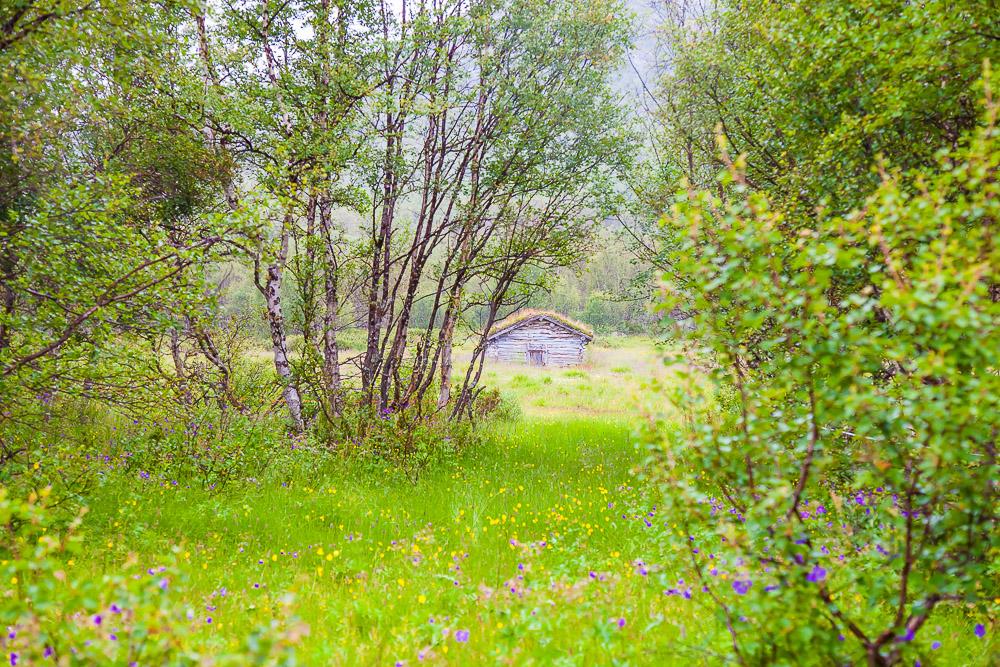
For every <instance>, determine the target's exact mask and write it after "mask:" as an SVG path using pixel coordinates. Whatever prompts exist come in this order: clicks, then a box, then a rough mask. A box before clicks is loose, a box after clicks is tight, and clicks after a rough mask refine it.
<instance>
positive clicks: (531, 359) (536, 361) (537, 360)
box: [528, 350, 545, 366]
mask: <svg viewBox="0 0 1000 667" xmlns="http://www.w3.org/2000/svg"><path fill="white" fill-rule="evenodd" d="M528 365H529V366H544V365H545V357H544V353H543V352H542V351H541V350H528Z"/></svg>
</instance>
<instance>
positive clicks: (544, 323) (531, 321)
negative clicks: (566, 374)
mask: <svg viewBox="0 0 1000 667" xmlns="http://www.w3.org/2000/svg"><path fill="white" fill-rule="evenodd" d="M592 340H594V334H593V332H592V331H591V330H590V329H588V328H587V327H585V326H584V325H582V324H580V323H579V322H574V321H573V320H571V319H569V318H568V317H564V316H562V315H559V314H557V313H550V312H546V311H533V310H532V311H521V312H518V313H515V314H514V315H512V316H510V317H508V318H506V319H505V320H502V321H501V322H498V323H497V324H496V325H495V326H494V327H493V329H492V330H491V331H490V334H489V336H487V338H486V358H487V359H492V360H496V361H506V362H513V363H523V364H528V365H531V366H556V367H559V366H576V365H577V364H579V363H581V362H583V351H584V348H586V347H587V343H589V342H590V341H592Z"/></svg>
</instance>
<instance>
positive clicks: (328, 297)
mask: <svg viewBox="0 0 1000 667" xmlns="http://www.w3.org/2000/svg"><path fill="white" fill-rule="evenodd" d="M319 222H320V228H321V230H322V233H323V239H324V245H325V262H324V269H323V274H324V285H323V286H324V288H325V291H324V298H323V300H324V306H325V310H324V313H323V380H324V382H325V384H326V401H327V404H328V405H329V406H330V410H331V411H332V413H333V415H334V416H337V417H339V416H340V414H341V409H342V405H341V400H340V348H339V347H338V345H337V327H338V326H339V308H340V301H339V295H338V276H337V271H338V270H339V266H338V264H337V255H336V253H335V252H334V247H333V229H332V227H331V221H330V202H329V201H328V200H327V199H326V198H325V197H324V198H323V199H322V200H321V201H320V209H319Z"/></svg>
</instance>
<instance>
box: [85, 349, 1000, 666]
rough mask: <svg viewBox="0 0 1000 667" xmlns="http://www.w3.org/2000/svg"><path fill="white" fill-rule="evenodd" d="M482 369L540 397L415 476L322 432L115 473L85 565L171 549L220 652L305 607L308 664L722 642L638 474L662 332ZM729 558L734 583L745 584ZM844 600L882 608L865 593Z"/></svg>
mask: <svg viewBox="0 0 1000 667" xmlns="http://www.w3.org/2000/svg"><path fill="white" fill-rule="evenodd" d="M623 368H625V369H631V370H632V372H631V373H627V374H626V373H623ZM486 375H487V377H486V381H487V383H488V384H494V385H498V386H499V387H500V388H501V390H502V391H503V392H504V393H505V394H506V395H507V396H509V397H511V398H513V399H514V400H516V401H517V402H518V403H519V404H520V405H521V406H522V408H523V410H524V413H525V415H526V417H525V418H524V419H523V420H521V421H518V422H514V423H510V424H505V425H497V426H493V427H491V428H490V429H489V430H488V431H487V432H486V433H484V434H483V439H482V442H481V444H479V445H477V446H475V447H471V448H469V449H467V450H466V451H464V452H463V453H462V454H461V455H459V456H458V457H457V458H456V459H454V460H452V461H451V462H450V463H448V464H446V465H442V466H440V467H437V468H433V469H431V470H430V471H429V472H427V473H425V474H424V476H423V477H421V478H420V479H419V481H417V482H416V483H411V482H410V481H408V480H407V479H406V477H405V476H404V475H402V474H393V473H392V472H391V471H387V469H386V468H385V467H374V466H372V467H368V466H366V465H365V464H363V463H361V462H359V461H358V460H350V461H349V460H344V459H340V458H337V457H335V456H330V455H316V454H314V453H311V452H308V451H304V450H295V451H294V452H293V453H292V455H293V456H292V459H291V460H292V461H293V464H292V466H291V468H290V469H288V470H276V469H275V468H274V467H272V468H271V469H270V470H268V471H267V473H266V479H262V480H261V481H260V483H259V484H256V485H254V484H234V485H233V486H231V487H229V488H227V489H225V490H223V491H222V492H221V493H216V494H211V493H208V492H205V491H203V490H201V489H200V488H187V487H186V486H185V483H184V481H183V480H181V481H180V483H179V484H178V485H176V486H175V485H173V484H167V485H164V486H161V485H158V483H157V482H155V481H142V480H139V479H134V478H131V477H130V478H128V479H123V478H122V477H121V476H120V474H119V473H110V474H109V475H108V476H107V477H106V478H103V483H102V485H101V486H99V487H98V488H96V489H94V490H93V492H92V493H91V494H90V496H89V500H88V502H89V505H90V507H91V514H90V515H89V516H88V517H87V521H86V522H85V524H84V525H85V526H86V527H87V530H88V535H87V539H86V542H85V544H86V545H87V548H86V549H85V552H84V553H83V554H82V555H81V556H80V557H78V558H77V560H76V562H75V563H73V564H72V568H73V569H75V570H76V571H78V572H80V573H81V574H83V573H91V574H94V573H99V572H102V571H111V572H114V571H120V570H122V569H123V568H124V567H126V565H127V563H129V562H131V561H133V560H137V561H138V563H139V565H140V566H141V568H142V569H143V570H144V569H145V568H147V567H154V566H157V565H161V564H165V565H168V566H170V567H171V568H172V570H173V572H174V574H172V575H171V576H172V577H173V578H174V579H173V580H172V583H171V586H170V591H171V593H170V594H171V595H175V596H179V597H180V598H181V599H183V601H184V603H185V604H186V605H188V606H189V607H190V609H191V612H192V615H193V619H194V620H193V623H194V624H195V626H196V627H198V628H200V629H199V630H197V631H196V633H195V635H194V636H193V637H192V638H191V640H192V641H194V642H196V643H197V644H198V647H199V649H201V650H203V651H204V652H205V653H208V654H210V653H212V652H213V651H214V650H215V649H218V648H221V647H223V646H227V645H235V644H236V643H238V640H239V639H241V638H242V637H243V636H244V635H245V634H246V633H247V631H248V628H252V627H255V626H258V625H260V624H261V623H266V622H268V621H270V620H272V619H279V620H280V622H281V623H282V624H288V620H289V618H290V617H294V618H297V619H299V620H300V621H301V622H302V623H303V624H304V626H308V629H309V632H308V635H306V636H304V637H302V638H301V639H300V640H299V643H298V647H297V653H298V656H299V658H300V661H301V663H302V664H305V665H394V664H396V662H397V661H401V662H404V663H405V664H407V665H417V664H451V665H468V664H517V665H521V664H537V665H605V664H609V665H610V664H615V665H626V664H631V665H639V664H642V665H671V664H685V665H687V664H699V665H700V664H710V665H714V664H723V663H725V658H724V657H723V656H724V655H725V654H726V649H727V647H728V644H729V639H728V635H727V632H726V629H725V626H724V625H723V624H722V622H721V621H720V620H719V617H718V615H717V613H716V611H715V609H714V607H713V605H712V603H711V601H710V600H709V599H708V597H707V596H706V595H704V594H702V593H701V592H700V591H699V590H698V586H694V587H691V589H692V593H693V595H692V597H691V599H685V598H684V597H682V596H679V595H674V596H668V595H664V591H665V590H667V589H670V588H681V589H684V588H686V587H687V586H688V585H689V584H685V585H683V586H680V585H679V584H678V582H677V580H678V577H679V576H683V575H682V574H681V573H682V571H683V568H682V567H681V564H682V563H683V562H684V561H682V560H681V559H687V558H688V556H687V537H686V536H685V535H683V534H680V533H679V532H678V530H677V529H676V527H675V526H674V525H673V524H672V522H671V520H670V519H669V518H668V517H663V516H661V515H659V514H657V513H656V512H653V514H652V515H651V514H650V512H651V511H652V508H653V507H655V506H656V505H657V504H658V501H657V496H656V492H655V490H653V489H651V488H650V487H649V486H648V485H647V484H646V483H645V482H643V481H642V478H641V476H637V475H636V474H635V473H634V471H635V470H637V469H639V468H640V467H641V463H642V459H643V453H642V452H641V451H640V450H639V449H638V448H637V447H636V446H635V444H634V442H633V438H632V436H631V430H630V429H631V425H632V424H634V423H636V421H637V418H636V417H637V411H638V410H639V409H640V405H641V403H642V401H643V400H653V399H655V397H651V396H650V394H649V392H648V391H647V390H646V389H645V381H644V379H643V378H646V377H649V376H650V375H659V377H660V379H661V380H666V381H669V377H670V376H669V372H667V371H665V370H664V369H663V367H662V365H660V364H658V362H657V361H656V354H655V350H654V349H653V348H652V345H651V344H649V342H648V341H641V340H639V341H632V343H631V346H630V347H624V346H623V347H600V346H595V347H594V348H592V349H591V350H588V359H587V363H586V364H585V365H584V366H582V367H580V368H578V369H567V370H553V369H537V368H529V367H525V366H517V367H514V366H509V367H508V366H497V367H488V368H487V374H486ZM647 522H648V523H647ZM723 549H724V547H723V545H722V544H721V543H716V544H715V545H714V546H713V547H712V550H713V551H716V552H717V553H718V554H719V556H720V557H724V554H723V553H722V550H723ZM521 567H523V569H521ZM135 569H136V568H132V570H135ZM725 569H727V570H728V569H730V568H725ZM591 573H593V575H592V574H591ZM727 576H728V575H727V574H726V573H723V574H721V575H720V577H719V578H718V579H717V580H716V584H717V586H718V589H717V590H719V591H720V592H721V594H723V595H725V596H728V597H727V599H731V598H732V597H733V595H734V594H733V593H732V591H731V590H730V584H731V580H729V579H727ZM456 582H457V583H456ZM689 583H690V582H689ZM222 589H225V590H226V595H221V593H220V591H222ZM512 589H513V590H512ZM842 604H843V605H844V608H845V610H846V611H848V612H849V613H850V614H852V615H854V616H856V617H863V616H864V615H865V614H867V613H870V610H869V609H868V607H867V601H866V600H862V599H861V598H860V596H857V599H844V600H843V601H842ZM210 607H214V609H210ZM209 617H211V618H212V623H211V624H209V623H208V622H207V619H208V618H209ZM622 619H624V625H623V626H620V625H619V623H620V621H621V620H622ZM817 622H820V621H817ZM929 625H932V626H933V627H931V628H930V630H929V631H928V632H927V633H925V636H921V637H920V638H919V640H918V641H920V642H921V645H922V646H923V647H924V648H925V650H927V651H928V654H929V650H930V649H929V645H930V642H931V641H932V640H935V639H936V640H940V641H941V642H942V648H941V649H940V650H938V651H936V652H934V653H933V657H934V658H936V660H937V661H936V662H935V663H934V664H956V665H969V664H989V657H988V656H989V650H990V649H989V644H988V643H986V642H978V641H977V642H971V641H970V640H969V638H970V637H972V634H971V632H972V630H971V622H970V621H969V619H968V618H967V617H965V616H964V615H963V614H962V613H961V610H959V609H952V610H944V611H942V612H941V614H936V615H935V617H934V618H933V620H932V621H931V622H930V623H929ZM304 626H303V627H304ZM459 630H463V631H468V633H469V640H468V641H467V642H459V641H457V640H456V638H455V633H456V631H459ZM421 655H422V656H423V658H424V661H423V662H421V660H420V656H421ZM925 664H929V663H927V662H925Z"/></svg>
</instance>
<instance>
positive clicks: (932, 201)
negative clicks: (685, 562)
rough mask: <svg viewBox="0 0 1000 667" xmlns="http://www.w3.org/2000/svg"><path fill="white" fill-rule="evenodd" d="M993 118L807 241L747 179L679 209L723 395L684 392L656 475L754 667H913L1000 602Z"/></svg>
mask: <svg viewBox="0 0 1000 667" xmlns="http://www.w3.org/2000/svg"><path fill="white" fill-rule="evenodd" d="M996 114H997V107H996V106H994V105H992V104H989V105H988V109H987V122H986V123H985V125H984V127H983V128H982V129H981V130H980V131H978V132H977V133H976V134H975V135H974V136H972V137H970V138H969V139H968V144H967V146H966V147H964V148H961V149H958V150H953V151H946V152H945V151H943V152H941V153H940V154H939V156H938V160H939V162H938V165H937V167H936V169H927V170H925V171H924V172H922V173H917V174H911V175H906V176H904V175H902V174H899V173H893V172H886V171H884V170H883V181H882V185H881V187H880V188H879V189H878V190H877V192H875V193H874V194H872V195H871V196H870V197H869V198H868V200H867V203H866V205H865V207H864V208H863V209H861V210H858V211H856V212H854V213H851V214H849V215H847V216H845V217H828V216H826V215H824V214H823V213H819V214H818V217H817V219H816V220H814V221H807V220H798V219H789V217H788V216H786V214H785V213H784V212H783V211H781V210H777V209H775V208H773V207H772V204H771V202H770V201H769V200H768V199H767V197H765V196H764V195H762V194H760V193H749V191H748V189H747V188H746V187H745V184H744V182H743V179H742V175H741V171H740V167H741V165H740V163H739V162H737V164H735V165H734V166H733V168H732V169H731V170H730V171H729V172H728V173H727V174H725V175H724V176H723V182H722V186H723V188H724V189H725V191H726V192H727V193H728V195H729V196H728V197H727V198H726V200H725V201H722V200H720V198H719V196H718V195H717V194H715V193H709V192H693V193H682V194H680V195H679V203H678V204H677V205H676V207H675V209H674V212H673V215H672V217H671V219H670V220H669V221H668V223H667V224H668V225H669V226H668V233H670V234H671V237H672V238H673V239H674V240H675V241H676V243H677V245H676V251H675V252H674V253H673V255H672V262H673V263H672V264H671V265H672V266H673V268H674V270H675V271H676V272H677V275H682V276H684V277H685V278H686V280H685V281H684V282H683V284H680V283H677V282H675V283H672V284H671V285H670V286H669V287H668V293H667V295H666V298H665V303H664V306H663V307H664V310H665V311H667V312H669V310H670V309H671V308H674V307H676V306H679V305H683V306H684V307H685V309H686V310H689V311H692V312H693V313H694V316H693V319H694V322H695V324H696V326H695V328H694V330H693V331H692V332H691V333H690V334H689V338H691V339H692V341H693V342H695V343H697V344H698V345H700V346H701V347H702V352H703V353H705V354H707V355H709V357H710V358H711V359H712V360H713V361H714V363H713V364H712V366H711V368H710V369H708V371H707V373H708V375H709V378H710V380H711V381H712V383H711V384H712V388H710V389H709V390H707V391H705V390H702V389H701V384H699V383H698V382H695V381H694V378H691V379H692V382H691V383H689V384H688V385H686V386H681V387H678V388H677V390H676V391H675V392H674V394H673V395H672V399H673V401H674V403H675V404H676V405H677V406H679V407H680V408H682V409H683V410H684V411H685V413H686V414H687V415H688V417H689V419H687V420H685V422H684V423H685V427H684V428H681V429H677V430H675V431H673V432H669V433H662V432H661V433H659V434H658V435H656V436H655V441H656V443H657V444H656V446H655V447H654V452H655V462H656V463H655V466H654V470H655V473H656V474H657V475H658V476H659V479H660V480H661V481H662V484H663V485H664V488H665V491H666V493H665V502H666V504H667V505H668V506H671V507H672V508H673V509H674V510H675V511H676V513H677V516H678V517H680V522H679V523H681V526H682V528H683V531H684V532H683V536H682V537H683V539H685V541H686V543H687V545H688V547H689V551H690V557H691V563H692V570H693V571H692V573H691V575H690V577H691V578H692V579H693V580H695V581H697V582H699V585H700V586H703V587H704V590H705V591H706V592H707V593H709V595H710V596H711V598H712V599H713V600H714V601H715V603H716V606H717V608H718V610H719V615H720V618H721V619H722V620H723V621H724V622H725V624H726V626H727V627H728V628H729V631H730V633H731V636H732V651H733V653H734V657H735V659H736V660H737V661H739V662H741V663H744V664H745V663H756V664H764V663H776V662H784V663H791V662H795V663H801V662H817V663H826V664H842V663H844V662H853V661H861V660H864V661H867V662H868V664H871V665H886V664H897V663H900V662H902V661H904V660H909V661H911V664H912V660H914V659H926V658H927V655H928V654H929V651H930V650H931V649H932V646H931V645H930V641H929V638H926V634H927V633H928V632H933V630H931V628H933V624H932V623H928V619H929V618H931V615H932V614H934V613H937V612H938V611H939V610H940V609H942V608H945V609H946V610H950V611H951V612H952V613H957V612H958V610H959V609H960V607H958V606H957V605H958V604H959V603H964V604H967V605H970V606H969V607H967V608H969V609H974V610H977V611H974V612H973V614H974V616H976V617H977V618H978V621H979V622H980V623H982V621H983V620H984V619H983V616H982V614H983V612H984V611H985V609H986V607H987V605H988V604H989V601H990V600H992V599H993V598H995V597H996V595H997V577H996V574H997V570H996V565H995V563H994V561H995V558H996V555H997V549H998V547H1000V541H998V536H997V532H996V530H995V523H994V522H995V518H996V515H995V509H996V500H997V497H996V488H997V487H996V439H997V434H998V433H1000V374H998V372H997V370H998V369H997V355H996V350H997V348H996V342H995V341H997V340H998V336H1000V331H998V325H1000V304H998V300H1000V299H998V297H1000V293H998V291H997V285H998V283H1000V275H998V274H997V267H1000V246H998V244H997V243H996V224H997V220H998V219H1000V182H998V179H997V168H998V165H1000V147H998V143H997V139H998V135H1000V133H998V130H997V127H996ZM723 574H725V575H726V576H725V577H723V576H722V575H723ZM970 626H971V623H970ZM983 633H985V627H984V626H983V625H980V628H979V629H978V631H977V634H978V635H980V636H981V635H982V634H983ZM970 640H973V641H979V639H977V638H975V637H973V636H972V634H971V632H970Z"/></svg>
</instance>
